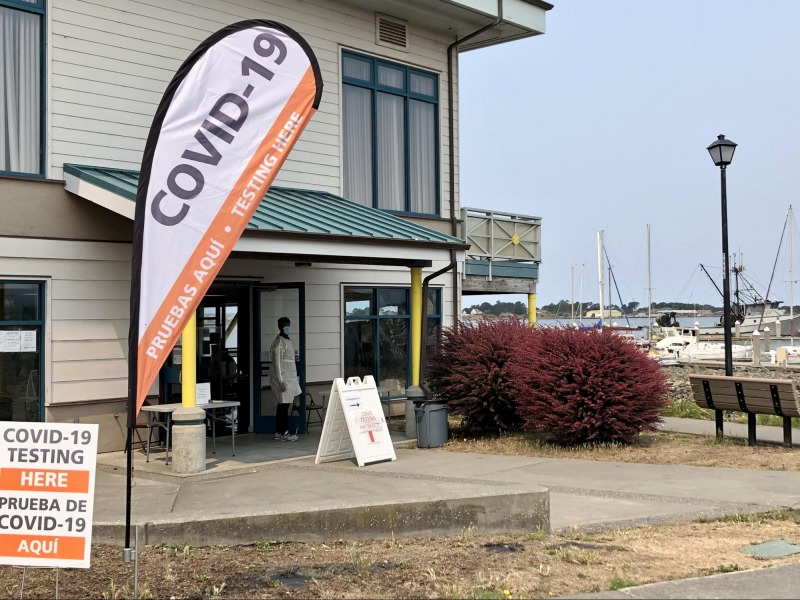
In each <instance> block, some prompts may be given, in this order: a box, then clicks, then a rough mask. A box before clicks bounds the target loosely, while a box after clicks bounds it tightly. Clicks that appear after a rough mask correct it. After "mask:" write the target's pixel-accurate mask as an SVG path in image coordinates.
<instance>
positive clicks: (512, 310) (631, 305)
mask: <svg viewBox="0 0 800 600" xmlns="http://www.w3.org/2000/svg"><path fill="white" fill-rule="evenodd" d="M536 308H537V311H538V312H539V313H540V314H547V315H552V316H560V317H563V316H568V315H570V314H572V309H571V308H570V302H569V300H560V301H558V302H553V303H551V304H545V305H543V306H537V307H536ZM573 308H574V311H575V314H576V315H577V314H580V313H581V311H583V314H586V311H589V310H599V309H600V304H599V303H597V302H594V303H592V302H585V303H583V304H580V303H578V302H575V303H574V306H573ZM605 308H606V309H616V310H619V311H621V312H623V313H624V314H626V315H633V314H635V313H637V312H638V313H646V312H647V306H642V305H641V304H640V303H639V302H628V303H626V304H623V305H622V306H619V305H617V304H611V305H606V306H605ZM463 310H464V312H465V313H468V314H469V313H472V312H473V311H475V312H479V313H480V314H484V315H494V316H500V315H502V314H512V315H520V316H526V315H527V314H528V306H527V304H525V303H523V302H520V301H517V302H501V301H500V300H498V301H496V302H495V303H494V304H490V303H489V302H483V303H481V304H473V305H472V306H465V307H464V309H463ZM670 310H690V311H711V312H714V311H721V310H722V307H721V306H713V305H711V304H691V303H685V302H653V307H652V312H656V313H657V312H662V311H670Z"/></svg>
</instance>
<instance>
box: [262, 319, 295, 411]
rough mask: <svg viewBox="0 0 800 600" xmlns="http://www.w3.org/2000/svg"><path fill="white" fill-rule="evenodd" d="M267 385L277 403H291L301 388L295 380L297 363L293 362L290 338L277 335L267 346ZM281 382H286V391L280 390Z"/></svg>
mask: <svg viewBox="0 0 800 600" xmlns="http://www.w3.org/2000/svg"><path fill="white" fill-rule="evenodd" d="M269 359H270V361H271V363H270V366H269V385H270V387H271V388H272V393H273V394H275V398H276V400H277V401H278V403H279V404H291V403H292V402H294V397H295V396H297V394H299V393H300V392H302V390H301V389H300V382H299V381H298V380H297V365H296V364H295V362H294V345H293V344H292V340H290V339H287V338H285V337H283V336H282V335H278V336H276V337H275V341H274V342H272V345H271V346H270V347H269ZM281 382H283V383H285V384H286V391H285V392H281V386H280V384H281Z"/></svg>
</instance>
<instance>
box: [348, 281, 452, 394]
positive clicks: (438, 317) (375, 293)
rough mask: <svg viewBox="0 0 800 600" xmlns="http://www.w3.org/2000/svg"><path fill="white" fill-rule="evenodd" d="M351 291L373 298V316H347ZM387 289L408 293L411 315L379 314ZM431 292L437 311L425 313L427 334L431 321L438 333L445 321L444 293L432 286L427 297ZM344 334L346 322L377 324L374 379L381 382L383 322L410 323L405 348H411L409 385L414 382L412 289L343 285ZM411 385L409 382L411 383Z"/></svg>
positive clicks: (374, 339) (407, 378)
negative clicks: (398, 321) (388, 320)
mask: <svg viewBox="0 0 800 600" xmlns="http://www.w3.org/2000/svg"><path fill="white" fill-rule="evenodd" d="M349 290H358V291H362V292H369V293H370V295H371V300H370V314H369V315H352V314H348V313H347V292H348V291H349ZM385 290H403V291H405V294H406V300H405V301H406V306H408V313H406V314H380V308H379V301H380V300H379V299H380V295H381V292H382V291H385ZM431 293H436V298H435V301H434V308H435V309H436V312H426V314H425V317H426V326H425V331H426V332H427V331H428V326H429V324H430V322H431V321H433V322H434V323H437V324H438V331H439V332H440V335H441V331H442V321H443V318H444V315H443V314H442V296H443V293H444V288H441V287H429V288H428V294H429V296H430V294H431ZM422 301H423V302H426V303H427V302H428V299H427V298H423V299H422ZM341 306H342V335H344V330H345V323H346V322H347V321H373V322H374V323H375V328H374V333H373V336H374V337H373V339H372V345H373V348H374V349H375V351H374V361H375V364H374V368H375V377H376V381H380V380H381V377H382V376H381V356H380V343H381V334H380V330H381V328H380V322H381V320H382V319H383V320H385V319H405V320H407V321H408V327H407V329H408V338H407V340H406V347H407V348H408V359H407V363H406V380H407V381H408V382H410V381H411V358H412V357H411V333H412V332H411V288H410V287H404V286H392V285H384V286H369V285H358V284H356V285H342V304H341ZM426 342H427V335H426V336H425V337H424V338H423V339H422V343H423V344H425V343H426ZM344 352H345V350H344V342H343V343H342V373H344V372H345V370H346V365H345V360H346V357H345V355H344ZM409 385H410V383H409Z"/></svg>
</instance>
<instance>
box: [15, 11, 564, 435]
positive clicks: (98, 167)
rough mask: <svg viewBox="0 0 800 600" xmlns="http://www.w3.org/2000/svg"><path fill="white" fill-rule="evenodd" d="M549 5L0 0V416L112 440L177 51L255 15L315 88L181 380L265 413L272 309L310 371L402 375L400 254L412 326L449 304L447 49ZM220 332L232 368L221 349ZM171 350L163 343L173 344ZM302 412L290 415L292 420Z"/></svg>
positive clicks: (527, 26) (461, 257)
mask: <svg viewBox="0 0 800 600" xmlns="http://www.w3.org/2000/svg"><path fill="white" fill-rule="evenodd" d="M550 8H552V7H551V5H549V4H548V3H547V2H543V1H541V0H499V1H495V0H459V1H455V0H307V1H304V2H298V1H286V0H283V1H281V0H238V1H236V2H234V1H229V0H208V1H204V2H200V3H198V2H189V1H186V0H159V1H154V0H0V31H3V32H4V35H3V38H0V71H2V73H1V74H0V75H1V76H0V201H1V202H2V204H3V209H4V210H3V218H2V219H0V299H2V302H0V420H19V421H33V420H47V421H68V420H70V421H71V420H75V419H77V420H80V421H81V422H93V423H99V424H100V431H101V435H100V447H101V450H112V449H121V448H122V446H123V442H124V430H125V425H126V423H125V411H126V409H125V407H126V402H127V393H128V388H127V348H128V339H127V336H128V327H129V295H130V271H131V243H130V241H131V238H132V218H133V207H134V203H133V197H132V194H134V193H135V190H136V182H137V179H138V170H139V167H140V162H141V158H142V150H143V148H144V144H145V139H146V137H147V134H148V131H149V127H150V123H151V120H152V117H153V114H154V112H155V109H156V107H157V105H158V103H159V101H160V99H161V95H162V93H163V91H164V89H165V88H166V86H167V84H168V82H169V81H170V79H171V78H172V76H173V74H174V73H175V71H176V70H177V68H178V67H179V66H180V65H181V63H182V62H183V61H184V60H185V59H186V58H187V57H188V55H189V54H190V53H191V52H192V50H193V49H194V48H195V47H196V46H197V45H198V44H199V43H200V42H201V41H202V40H204V39H205V38H206V37H208V36H209V35H210V34H211V33H213V32H214V31H216V30H218V29H220V28H222V27H223V26H225V25H228V24H230V23H234V22H237V21H242V20H246V19H254V18H258V19H268V20H273V21H277V22H280V23H283V24H285V25H287V26H289V27H291V28H292V29H294V30H296V31H297V32H298V33H300V35H302V36H303V37H304V38H305V39H306V41H307V42H308V43H309V44H310V46H311V47H312V49H313V51H314V52H315V54H316V56H317V58H318V60H319V63H320V67H321V71H322V76H323V80H324V91H323V96H322V103H321V105H320V108H319V110H318V112H317V113H316V115H315V116H314V118H313V120H312V121H311V123H310V124H309V126H308V128H307V129H306V131H305V132H304V134H303V136H302V137H301V139H300V141H299V142H298V144H297V146H296V147H295V149H294V151H293V152H292V154H291V156H290V157H289V160H288V161H287V163H286V164H285V166H284V167H283V169H282V171H281V172H280V174H279V175H278V178H277V180H276V183H275V186H273V189H272V190H270V193H269V194H268V196H267V198H266V199H265V201H264V202H262V205H261V207H260V208H259V210H258V212H257V214H256V216H255V217H254V218H253V220H252V221H251V223H250V225H249V227H248V230H247V231H246V232H245V234H244V235H243V236H242V238H241V239H240V241H239V243H238V244H237V245H236V247H235V249H234V252H233V254H232V255H231V258H230V259H229V261H228V262H227V263H226V265H225V267H224V268H223V271H222V273H221V275H220V277H218V278H217V280H216V282H215V283H214V285H213V287H212V288H211V290H210V291H209V293H208V295H207V296H206V298H205V300H204V301H203V304H202V306H201V308H200V309H199V311H198V313H197V316H198V334H199V335H198V356H197V365H198V380H199V381H203V380H207V381H210V382H211V384H212V394H213V395H219V396H230V395H235V396H236V397H237V398H238V399H239V400H240V401H241V402H242V406H241V409H240V412H239V421H240V431H241V432H245V431H254V432H267V431H272V428H273V427H274V422H273V415H274V405H272V404H271V402H270V401H269V397H270V395H269V394H263V393H262V392H263V390H262V388H263V385H262V384H263V379H264V378H263V377H262V373H263V370H264V369H265V368H266V365H265V362H264V361H263V360H262V359H263V356H264V353H265V350H266V349H267V348H268V346H269V343H270V342H271V340H272V339H273V338H274V336H275V334H276V332H277V326H276V320H277V318H278V317H279V316H283V315H286V316H289V317H290V318H291V319H292V325H293V328H294V330H295V333H294V334H293V336H292V337H293V339H294V341H295V346H296V347H297V348H298V350H299V354H300V362H299V364H300V369H299V370H300V372H301V378H302V380H303V383H304V386H305V388H306V390H309V391H310V390H314V389H322V388H324V387H328V388H329V387H330V382H331V380H332V379H333V378H335V377H342V376H345V377H347V376H351V375H359V376H361V375H365V374H368V373H369V374H374V375H375V376H376V379H378V380H381V381H391V382H392V383H393V384H394V383H397V385H399V386H400V387H405V385H407V384H408V382H409V381H410V380H411V375H412V373H411V370H412V365H411V364H410V358H409V350H408V349H409V344H410V341H409V340H410V335H409V329H410V309H409V296H410V287H411V281H412V272H413V273H417V274H421V278H423V279H424V280H425V286H424V288H425V289H427V291H428V301H427V305H426V310H427V324H428V331H429V335H431V336H434V335H435V334H436V331H437V330H438V328H440V327H442V326H450V325H452V324H454V323H455V322H456V321H457V319H458V315H459V313H460V295H461V291H462V290H461V281H462V278H463V277H464V275H465V272H464V268H465V267H464V265H465V251H466V249H467V245H466V244H465V243H464V241H463V237H462V236H463V232H462V230H461V229H460V220H461V219H460V215H461V213H460V207H459V202H458V186H457V183H456V184H455V185H454V180H457V173H458V161H457V124H458V112H457V107H458V102H457V100H458V95H457V86H456V82H457V73H458V52H460V51H461V52H463V51H466V50H478V51H479V49H480V48H482V47H485V46H489V45H494V44H500V43H505V42H509V41H512V40H515V39H519V38H524V37H529V36H534V35H538V34H541V33H544V30H545V15H546V11H547V10H549V9H550ZM476 32H478V33H476ZM473 34H474V35H473ZM450 55H452V60H450V61H449V56H450ZM448 63H450V64H448ZM487 118H491V116H490V115H487ZM454 174H455V177H454ZM343 198H346V199H348V200H347V201H345V200H343ZM537 227H538V226H537ZM419 269H421V271H420V270H419ZM432 275H435V277H430V276H432ZM426 278H427V279H426ZM417 283H419V281H417ZM224 350H228V352H229V353H230V354H231V355H232V356H234V358H235V360H236V362H237V372H236V373H235V374H231V373H229V372H227V371H225V370H224V369H223V368H222V367H221V365H222V354H223V351H224ZM182 359H183V360H185V357H180V355H179V349H177V351H176V352H174V353H173V355H172V357H171V358H170V360H169V361H168V365H177V364H179V363H180V361H181V360H182ZM173 374H174V370H170V369H165V370H164V372H163V373H162V384H163V385H160V386H154V387H153V389H152V390H151V394H152V395H153V401H154V402H157V401H158V399H157V398H156V396H157V395H158V394H159V392H161V394H162V399H163V395H164V393H166V394H167V395H170V394H172V393H173V391H174V386H172V385H167V384H166V382H167V381H170V379H171V377H172V376H173ZM303 401H305V397H303ZM303 414H304V409H303V407H301V412H300V415H299V416H295V417H293V418H295V419H298V421H297V425H298V426H299V427H300V428H301V430H302V425H301V423H302V421H300V420H301V419H302V418H303Z"/></svg>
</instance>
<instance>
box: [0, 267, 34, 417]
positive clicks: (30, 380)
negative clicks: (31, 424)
mask: <svg viewBox="0 0 800 600" xmlns="http://www.w3.org/2000/svg"><path fill="white" fill-rule="evenodd" d="M43 328H44V284H43V283H41V282H35V281H0V421H42V420H43V419H42V417H43V414H44V405H43V403H42V400H41V389H42V381H43V379H44V372H43V370H42V340H43V339H44V337H43Z"/></svg>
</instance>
